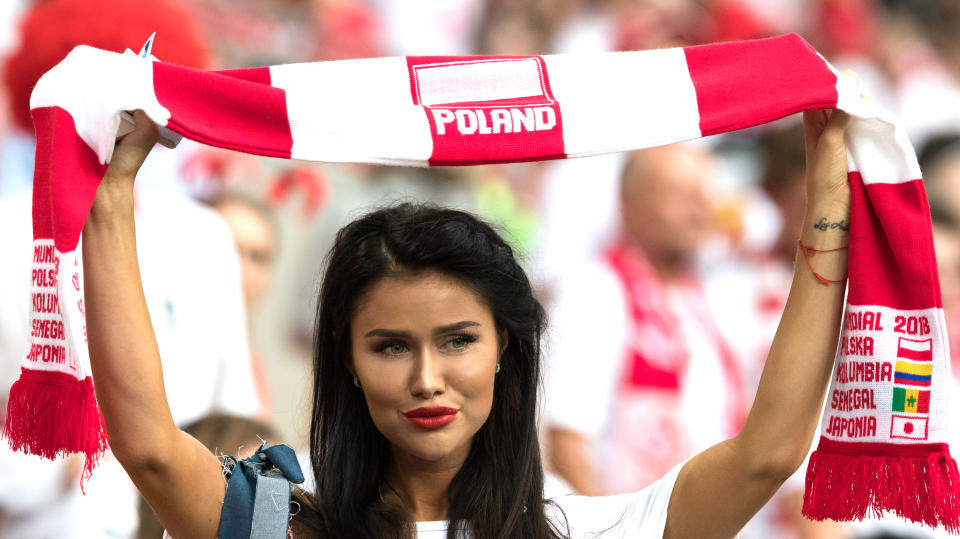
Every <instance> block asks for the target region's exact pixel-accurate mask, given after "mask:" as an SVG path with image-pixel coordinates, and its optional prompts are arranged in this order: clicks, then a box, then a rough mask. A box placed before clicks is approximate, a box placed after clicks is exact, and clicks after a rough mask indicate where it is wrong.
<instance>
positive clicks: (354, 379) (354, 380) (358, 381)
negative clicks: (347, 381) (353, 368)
mask: <svg viewBox="0 0 960 539" xmlns="http://www.w3.org/2000/svg"><path fill="white" fill-rule="evenodd" d="M353 386H354V387H360V380H357V377H356V376H354V377H353Z"/></svg>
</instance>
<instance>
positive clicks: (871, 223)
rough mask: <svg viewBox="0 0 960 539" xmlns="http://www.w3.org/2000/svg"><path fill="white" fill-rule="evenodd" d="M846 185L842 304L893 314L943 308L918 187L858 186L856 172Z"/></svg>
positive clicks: (917, 182) (919, 184) (927, 209)
mask: <svg viewBox="0 0 960 539" xmlns="http://www.w3.org/2000/svg"><path fill="white" fill-rule="evenodd" d="M849 180H850V190H851V205H850V223H851V225H850V227H851V229H850V259H849V262H848V264H849V275H850V280H849V282H850V287H849V294H848V297H847V302H848V303H849V304H851V305H883V306H886V307H892V308H894V309H929V308H931V307H943V303H942V302H941V300H940V279H939V277H938V276H937V262H936V255H935V254H934V252H933V232H932V230H931V225H930V206H929V205H928V204H927V196H926V193H925V192H924V190H923V181H922V180H913V181H908V182H905V183H876V184H872V185H864V183H863V178H862V177H861V176H860V173H859V172H851V173H850V174H849ZM894 216H895V217H894ZM892 322H893V320H891V321H890V322H888V323H892Z"/></svg>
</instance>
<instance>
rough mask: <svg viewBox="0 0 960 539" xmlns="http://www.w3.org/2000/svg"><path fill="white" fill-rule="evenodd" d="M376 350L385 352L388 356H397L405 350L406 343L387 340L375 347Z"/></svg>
mask: <svg viewBox="0 0 960 539" xmlns="http://www.w3.org/2000/svg"><path fill="white" fill-rule="evenodd" d="M377 351H378V352H381V353H384V354H387V355H388V356H399V355H400V354H402V353H404V352H406V351H407V345H406V344H404V343H400V342H388V343H384V344H381V345H380V346H379V347H378V348H377Z"/></svg>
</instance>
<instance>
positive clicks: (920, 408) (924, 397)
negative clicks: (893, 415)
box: [893, 386, 930, 414]
mask: <svg viewBox="0 0 960 539" xmlns="http://www.w3.org/2000/svg"><path fill="white" fill-rule="evenodd" d="M893 411H894V412H906V413H908V414H929V413H930V392H929V391H923V390H920V389H910V388H906V387H896V386H894V388H893Z"/></svg>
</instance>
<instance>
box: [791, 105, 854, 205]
mask: <svg viewBox="0 0 960 539" xmlns="http://www.w3.org/2000/svg"><path fill="white" fill-rule="evenodd" d="M849 120H850V115H849V114H847V113H846V112H843V111H842V110H809V111H806V112H804V113H803V136H804V146H805V149H806V165H807V207H808V208H813V207H815V206H819V205H821V204H824V203H826V204H828V205H829V204H832V203H840V204H842V205H848V204H849V202H850V186H849V184H848V183H847V148H846V145H845V144H844V142H843V135H844V131H845V130H846V128H847V123H848V122H849Z"/></svg>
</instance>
